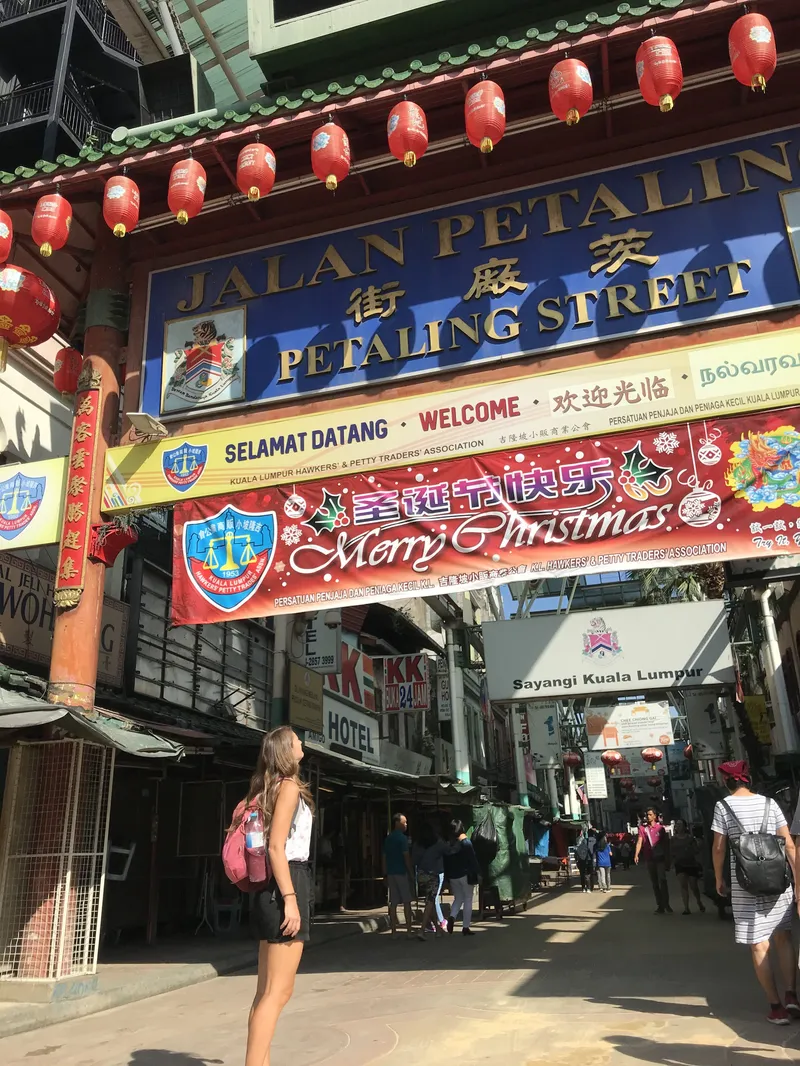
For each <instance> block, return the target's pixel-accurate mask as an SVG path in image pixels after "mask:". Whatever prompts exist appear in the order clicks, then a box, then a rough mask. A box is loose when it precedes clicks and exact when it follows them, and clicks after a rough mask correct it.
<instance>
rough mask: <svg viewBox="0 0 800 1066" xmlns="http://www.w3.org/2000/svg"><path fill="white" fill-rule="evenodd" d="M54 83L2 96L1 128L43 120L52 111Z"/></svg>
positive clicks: (0, 107)
mask: <svg viewBox="0 0 800 1066" xmlns="http://www.w3.org/2000/svg"><path fill="white" fill-rule="evenodd" d="M52 96H53V83H52V82H51V81H49V82H39V83H38V84H37V85H28V86H26V87H25V88H24V89H14V90H13V92H10V93H7V94H6V95H5V96H0V128H2V127H5V126H13V125H14V123H16V122H24V121H25V120H26V119H32V118H41V117H42V116H43V115H47V113H48V112H49V111H50V101H51V99H52Z"/></svg>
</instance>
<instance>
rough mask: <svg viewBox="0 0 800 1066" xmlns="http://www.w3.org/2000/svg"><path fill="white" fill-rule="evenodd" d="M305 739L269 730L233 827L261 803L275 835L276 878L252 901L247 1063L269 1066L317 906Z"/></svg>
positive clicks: (285, 729) (269, 832) (266, 826)
mask: <svg viewBox="0 0 800 1066" xmlns="http://www.w3.org/2000/svg"><path fill="white" fill-rule="evenodd" d="M302 758H303V746H302V744H301V742H300V739H299V737H298V736H297V735H296V734H295V732H294V730H292V728H291V727H290V726H286V725H284V726H280V727H279V728H278V729H273V730H272V732H271V733H267V734H266V736H265V737H264V740H263V741H262V744H261V752H260V754H259V757H258V763H257V765H256V772H255V773H254V774H253V777H252V779H251V781H250V788H249V790H248V793H247V797H246V798H245V800H244V801H243V803H241V804H240V805H239V807H237V809H236V813H235V814H234V821H233V826H234V827H235V826H236V825H238V824H239V822H240V821H241V819H242V817H243V816H244V812H245V811H246V810H251V809H252V808H254V807H258V808H260V810H261V813H262V816H263V819H264V833H265V836H266V837H267V838H268V840H269V861H270V866H271V869H272V877H271V879H270V880H269V881H268V882H267V884H266V886H265V887H264V888H263V889H261V890H260V891H258V892H255V893H253V895H252V897H251V900H250V912H251V916H252V925H253V931H254V932H255V934H256V936H257V937H258V939H259V941H260V944H259V949H258V984H257V986H256V994H255V998H254V1000H253V1005H252V1007H251V1008H250V1017H249V1020H248V1025H247V1055H246V1058H245V1066H269V1049H270V1044H271V1043H272V1038H273V1036H274V1035H275V1026H276V1025H277V1023H278V1018H279V1016H280V1013H281V1011H282V1010H283V1008H284V1007H285V1006H286V1004H287V1003H288V1002H289V1000H290V999H291V997H292V992H293V991H294V979H295V975H296V974H297V967H298V966H299V965H300V958H301V956H302V954H303V946H304V945H305V943H306V942H307V940H308V935H309V922H310V911H311V892H312V886H311V869H310V866H309V862H308V859H309V855H310V853H311V831H312V827H313V818H314V815H313V808H314V805H313V801H312V799H311V793H310V792H309V789H308V786H307V785H306V784H305V782H304V781H302V780H301V778H300V760H301V759H302Z"/></svg>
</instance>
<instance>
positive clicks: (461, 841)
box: [444, 818, 480, 936]
mask: <svg viewBox="0 0 800 1066" xmlns="http://www.w3.org/2000/svg"><path fill="white" fill-rule="evenodd" d="M444 875H445V878H446V879H447V881H448V882H449V883H450V889H451V891H452V893H453V904H452V906H451V907H450V917H449V918H448V919H447V931H448V933H452V932H453V928H454V926H455V923H456V921H457V920H458V916H459V914H460V913H461V912H462V909H463V917H462V919H461V932H462V934H463V935H464V936H474V935H475V934H474V933H473V932H472V929H471V928H470V926H471V925H472V897H473V894H474V888H475V885H477V884H478V881H479V879H480V868H479V866H478V859H477V856H476V855H475V849H474V848H473V846H472V841H471V840H470V839H469V837H468V836H467V834H466V832H465V830H464V825H463V823H462V822H460V821H459V820H458V818H454V819H453V821H452V822H451V823H450V848H449V849H448V851H447V853H446V854H445V856H444Z"/></svg>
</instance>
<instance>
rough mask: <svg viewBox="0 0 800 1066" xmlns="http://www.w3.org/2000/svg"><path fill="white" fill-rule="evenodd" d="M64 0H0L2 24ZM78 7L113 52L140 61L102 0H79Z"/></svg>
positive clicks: (0, 20)
mask: <svg viewBox="0 0 800 1066" xmlns="http://www.w3.org/2000/svg"><path fill="white" fill-rule="evenodd" d="M63 3H64V0H0V25H2V23H4V22H8V21H10V20H11V19H16V18H22V17H23V16H25V15H35V14H36V13H37V12H39V11H44V10H45V8H48V7H55V6H56V5H57V4H63ZM78 9H79V10H80V12H81V14H82V15H83V17H84V18H85V19H86V21H87V22H88V23H89V25H90V26H91V27H92V29H93V30H94V32H95V34H96V36H97V38H98V39H99V40H100V41H101V42H102V43H103V44H104V45H105V46H106V47H107V48H110V49H111V50H112V51H113V52H117V53H118V54H119V55H122V56H127V57H128V59H134V60H137V61H138V58H139V57H138V56H137V54H136V49H135V48H134V47H133V45H132V44H131V43H130V41H129V40H128V39H127V37H126V36H125V34H124V33H123V32H122V29H121V27H120V25H119V23H118V22H117V20H116V19H115V18H114V16H113V15H111V14H110V13H109V12H108V11H107V10H106V8H105V5H104V4H103V3H102V0H78Z"/></svg>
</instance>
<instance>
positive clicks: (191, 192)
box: [167, 158, 206, 226]
mask: <svg viewBox="0 0 800 1066" xmlns="http://www.w3.org/2000/svg"><path fill="white" fill-rule="evenodd" d="M205 196H206V172H205V168H204V167H203V166H202V165H201V164H200V163H198V162H197V160H196V159H192V158H189V159H182V160H180V162H178V163H176V164H175V166H174V167H173V168H172V172H171V174H170V176H169V190H168V192H167V203H168V204H169V209H170V211H171V212H172V213H173V215H174V216H175V218H176V219H177V221H178V222H179V223H180V225H181V226H185V225H186V223H187V222H188V221H189V219H190V218H195V216H197V215H199V214H200V211H201V210H202V207H203V201H204V200H205Z"/></svg>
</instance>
